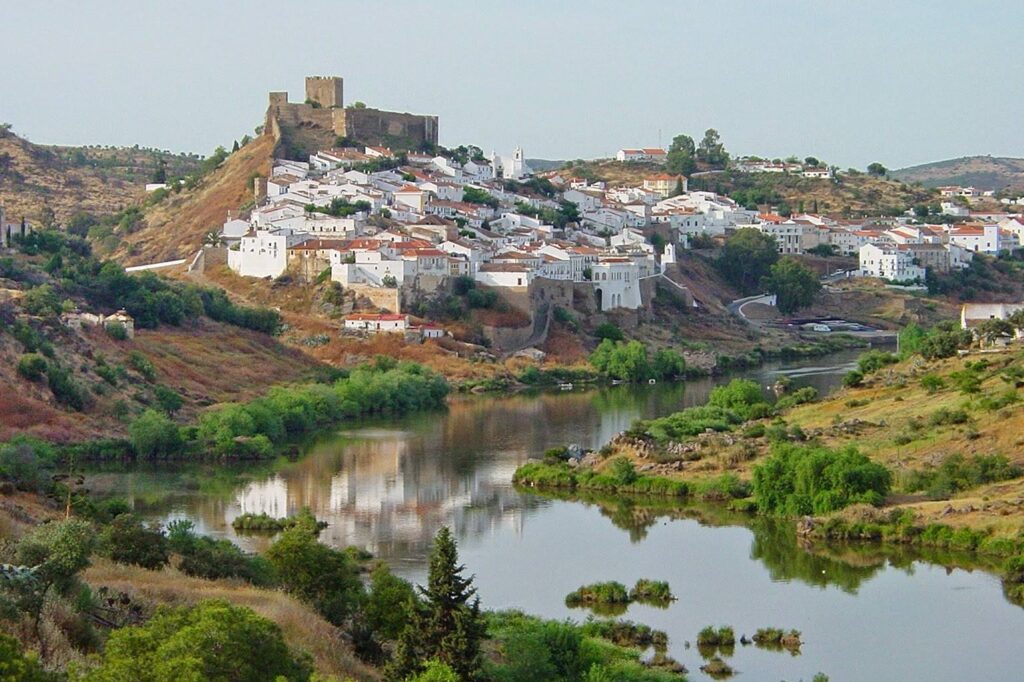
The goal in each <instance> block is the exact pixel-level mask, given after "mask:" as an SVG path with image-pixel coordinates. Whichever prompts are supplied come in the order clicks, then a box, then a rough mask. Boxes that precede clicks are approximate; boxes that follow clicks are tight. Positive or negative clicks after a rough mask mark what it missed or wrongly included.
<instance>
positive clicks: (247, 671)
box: [82, 600, 312, 682]
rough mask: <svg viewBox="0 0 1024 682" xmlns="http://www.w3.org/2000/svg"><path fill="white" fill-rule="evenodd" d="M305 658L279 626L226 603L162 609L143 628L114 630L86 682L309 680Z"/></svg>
mask: <svg viewBox="0 0 1024 682" xmlns="http://www.w3.org/2000/svg"><path fill="white" fill-rule="evenodd" d="M311 672H312V670H311V666H310V664H309V661H308V660H307V657H306V656H301V655H296V654H294V653H292V652H291V651H289V649H288V645H287V644H285V641H284V637H283V636H282V634H281V628H280V627H278V626H277V624H276V623H274V622H272V621H270V620H267V619H266V618H263V617H262V616H259V615H257V614H256V613H255V612H254V611H252V610H251V609H248V608H245V607H240V606H233V605H231V604H229V603H228V602H226V601H220V600H214V601H205V602H200V603H199V604H198V605H196V606H194V607H191V608H177V609H172V608H166V607H161V608H160V609H159V610H158V611H157V612H156V615H154V616H153V617H152V618H151V619H150V620H149V621H147V622H146V623H145V624H144V625H138V626H133V627H124V628H119V629H117V630H114V631H113V632H112V633H111V635H110V639H109V640H108V641H107V645H106V647H105V649H104V651H103V655H102V657H101V658H100V664H99V666H98V667H96V668H95V669H94V670H91V671H89V672H88V673H86V674H85V675H84V676H83V677H82V679H83V680H85V682H122V681H123V680H132V681H133V682H176V681H178V680H188V681H193V680H194V681H195V682H199V681H200V680H210V681H212V682H250V681H259V680H265V681H266V682H275V681H276V680H289V681H291V680H307V679H309V676H310V673H311Z"/></svg>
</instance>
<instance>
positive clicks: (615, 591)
mask: <svg viewBox="0 0 1024 682" xmlns="http://www.w3.org/2000/svg"><path fill="white" fill-rule="evenodd" d="M628 603H629V591H628V590H627V589H626V586H625V585H623V584H622V583H620V582H615V581H611V582H604V583H593V584H592V585H583V586H582V587H579V588H577V589H576V590H575V591H573V592H570V593H569V594H568V595H566V597H565V604H566V606H570V607H571V606H580V605H585V604H628Z"/></svg>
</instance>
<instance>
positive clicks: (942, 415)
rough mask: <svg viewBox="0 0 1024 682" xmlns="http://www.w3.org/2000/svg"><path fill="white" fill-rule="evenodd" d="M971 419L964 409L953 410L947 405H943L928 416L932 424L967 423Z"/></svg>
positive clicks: (929, 422)
mask: <svg viewBox="0 0 1024 682" xmlns="http://www.w3.org/2000/svg"><path fill="white" fill-rule="evenodd" d="M969 419H970V418H969V417H968V416H967V413H966V412H965V411H963V410H951V409H949V408H947V407H941V408H939V409H938V410H936V411H935V412H932V414H931V416H930V417H928V424H929V425H931V426H945V425H948V424H966V423H967V421H968V420H969Z"/></svg>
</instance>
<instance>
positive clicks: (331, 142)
mask: <svg viewBox="0 0 1024 682" xmlns="http://www.w3.org/2000/svg"><path fill="white" fill-rule="evenodd" d="M266 126H267V129H268V130H269V131H271V132H272V133H273V134H274V135H275V136H277V137H278V138H279V139H280V140H281V142H282V147H283V151H284V152H285V153H286V154H288V155H290V156H296V157H303V156H306V155H308V154H310V153H314V152H316V151H318V150H320V149H328V148H331V147H335V146H337V145H336V144H335V141H336V140H337V139H338V138H340V137H343V138H346V139H348V140H350V141H353V142H359V143H361V144H364V145H378V146H384V147H391V148H392V149H398V150H407V149H417V148H419V147H422V146H427V145H436V144H437V116H422V115H419V114H409V113H398V112H394V111H381V110H379V109H370V108H367V107H363V106H360V107H355V106H349V107H346V106H345V99H344V79H342V78H340V77H338V76H307V77H306V100H305V102H302V103H296V102H289V101H288V93H287V92H271V93H270V103H269V106H268V108H267V120H266Z"/></svg>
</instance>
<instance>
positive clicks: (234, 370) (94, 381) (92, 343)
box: [0, 319, 322, 442]
mask: <svg viewBox="0 0 1024 682" xmlns="http://www.w3.org/2000/svg"><path fill="white" fill-rule="evenodd" d="M54 333H55V334H57V333H59V334H60V336H59V339H60V341H59V343H54V345H55V347H56V357H57V358H58V359H59V361H60V362H61V364H63V365H64V366H66V367H69V368H71V369H73V374H74V378H75V380H76V381H78V382H79V383H81V384H84V385H86V386H88V387H89V389H90V393H91V400H92V405H91V407H89V408H88V409H87V410H86V411H84V412H74V411H71V410H68V409H66V408H62V407H61V406H60V405H58V404H57V403H56V402H55V401H54V399H53V395H52V393H51V391H50V389H49V388H48V387H47V386H46V383H45V380H43V381H41V382H32V381H28V380H27V379H25V378H24V377H22V376H21V375H20V374H18V372H17V370H16V367H17V364H18V359H19V357H20V356H21V352H22V349H21V347H20V345H19V344H18V343H17V342H16V341H15V340H14V339H13V338H12V337H11V336H10V335H7V334H0V386H2V387H3V390H2V391H0V441H4V440H7V439H8V438H10V437H11V436H13V435H14V434H16V433H23V434H29V435H34V436H39V437H42V438H47V439H51V440H56V441H61V442H69V441H76V440H88V439H92V438H109V437H113V436H123V435H124V434H125V433H126V431H127V426H128V422H129V420H130V419H131V416H132V415H134V414H136V413H138V412H140V411H141V410H143V409H145V407H147V406H149V405H152V404H154V390H155V387H156V386H158V385H162V386H166V387H168V388H171V389H173V390H174V391H176V392H177V393H179V394H180V395H181V396H182V398H183V399H184V405H183V406H182V408H181V410H180V411H179V412H178V416H179V418H180V419H182V420H185V421H191V420H193V419H194V418H195V416H196V414H197V413H198V412H199V411H200V410H201V409H202V408H203V407H204V406H207V405H210V404H213V403H218V402H225V401H236V400H247V399H251V398H254V397H256V396H258V395H261V394H263V393H265V392H266V391H267V389H269V388H270V387H271V386H273V385H276V384H281V383H288V382H293V381H301V380H306V379H310V378H312V377H314V376H315V375H316V374H317V372H318V370H319V369H320V368H321V367H322V366H321V365H320V363H318V362H317V361H316V360H315V359H313V358H312V357H310V356H308V355H306V354H304V353H302V352H301V351H298V350H296V349H294V348H289V347H287V346H284V345H282V344H280V343H278V342H277V341H276V340H275V339H273V338H272V337H269V336H266V335H263V334H258V333H256V332H251V331H248V330H245V329H240V328H238V327H229V326H226V325H222V324H220V323H217V322H213V321H211V320H208V319H203V320H202V321H201V322H200V323H199V324H198V325H197V326H195V327H181V328H174V327H166V326H164V327H161V328H159V329H155V330H148V329H142V330H139V331H138V332H137V334H136V336H135V339H134V340H132V341H115V340H113V339H111V338H110V337H109V336H108V335H107V334H106V333H105V332H102V331H100V330H98V329H91V330H89V329H86V330H83V332H82V333H81V334H78V333H75V332H72V331H70V330H63V331H59V332H56V331H55V332H54ZM133 352H138V353H140V354H141V355H142V356H143V357H145V358H146V359H147V360H148V361H149V362H150V363H152V365H153V368H154V374H153V378H152V379H149V378H147V377H146V376H144V374H143V373H142V372H140V371H139V370H138V369H136V367H135V364H134V363H133V361H132V359H131V357H130V355H131V353H133ZM103 365H106V366H107V367H110V368H113V370H114V372H115V373H116V374H117V378H116V383H115V384H111V383H110V382H109V381H108V380H106V379H104V378H102V377H101V376H100V374H99V373H98V372H99V371H104V370H102V369H101V367H102V366H103ZM118 403H123V404H124V410H122V411H121V412H122V415H123V416H122V417H120V418H119V417H117V416H115V415H116V414H118V412H119V410H118V409H116V406H117V404H118Z"/></svg>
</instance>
